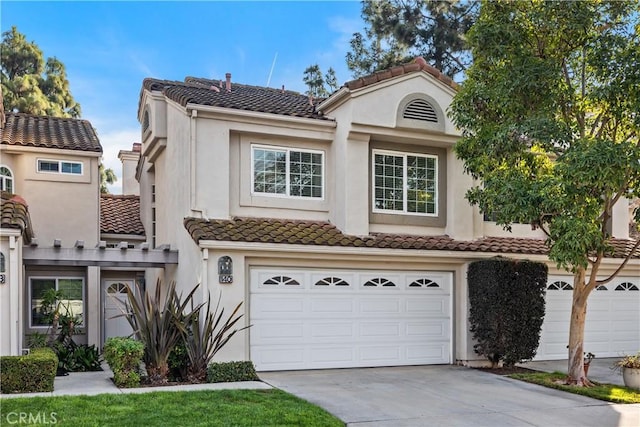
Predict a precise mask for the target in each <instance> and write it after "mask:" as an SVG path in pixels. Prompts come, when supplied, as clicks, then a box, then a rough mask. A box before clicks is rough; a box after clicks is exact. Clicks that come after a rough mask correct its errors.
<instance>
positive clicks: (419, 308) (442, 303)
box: [405, 295, 449, 317]
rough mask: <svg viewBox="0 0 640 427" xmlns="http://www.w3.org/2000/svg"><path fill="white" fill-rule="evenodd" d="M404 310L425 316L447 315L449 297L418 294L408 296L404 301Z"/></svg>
mask: <svg viewBox="0 0 640 427" xmlns="http://www.w3.org/2000/svg"><path fill="white" fill-rule="evenodd" d="M405 307H406V308H405V312H407V313H411V314H416V315H425V316H436V317H442V316H448V315H449V297H448V296H440V295H434V296H420V297H412V298H408V299H407V300H406V301H405Z"/></svg>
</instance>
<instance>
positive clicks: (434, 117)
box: [396, 93, 445, 132]
mask: <svg viewBox="0 0 640 427" xmlns="http://www.w3.org/2000/svg"><path fill="white" fill-rule="evenodd" d="M396 126H397V127H403V128H412V129H428V130H434V131H439V132H444V130H445V120H444V113H443V112H442V109H441V108H440V106H439V105H438V103H437V102H436V100H435V99H433V98H431V97H430V96H429V95H425V94H422V93H413V94H410V95H407V96H405V97H404V98H403V99H402V101H400V104H399V105H398V113H397V119H396Z"/></svg>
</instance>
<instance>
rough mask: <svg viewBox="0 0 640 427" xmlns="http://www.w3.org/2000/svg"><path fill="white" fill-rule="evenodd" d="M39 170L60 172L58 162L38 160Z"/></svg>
mask: <svg viewBox="0 0 640 427" xmlns="http://www.w3.org/2000/svg"><path fill="white" fill-rule="evenodd" d="M38 170H39V171H41V172H58V162H48V161H45V160H38Z"/></svg>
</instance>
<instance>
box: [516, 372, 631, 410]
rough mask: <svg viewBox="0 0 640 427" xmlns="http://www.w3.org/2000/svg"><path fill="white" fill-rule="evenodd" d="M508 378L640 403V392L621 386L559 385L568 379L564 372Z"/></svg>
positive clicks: (606, 398)
mask: <svg viewBox="0 0 640 427" xmlns="http://www.w3.org/2000/svg"><path fill="white" fill-rule="evenodd" d="M508 376H509V377H510V378H515V379H517V380H522V381H526V382H530V383H534V384H539V385H543V386H545V387H550V388H555V389H558V390H563V391H568V392H570V393H575V394H581V395H583V396H588V397H592V398H594V399H600V400H605V401H607V402H614V403H640V390H635V389H632V388H628V387H623V386H621V385H614V384H599V383H594V384H596V386H595V387H576V386H571V385H565V384H559V383H557V382H556V381H563V380H564V379H566V378H567V374H563V373H562V372H553V373H548V372H536V373H531V374H512V375H508Z"/></svg>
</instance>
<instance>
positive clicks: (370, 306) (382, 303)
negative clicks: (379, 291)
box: [358, 297, 400, 316]
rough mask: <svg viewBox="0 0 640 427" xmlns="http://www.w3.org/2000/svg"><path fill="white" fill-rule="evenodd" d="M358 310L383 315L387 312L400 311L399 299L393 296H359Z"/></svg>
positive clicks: (363, 312)
mask: <svg viewBox="0 0 640 427" xmlns="http://www.w3.org/2000/svg"><path fill="white" fill-rule="evenodd" d="M358 308H359V310H358V312H359V313H362V314H375V315H380V316H384V315H387V314H389V313H394V314H396V313H400V300H399V298H394V297H381V298H370V297H366V298H361V299H360V301H359V305H358Z"/></svg>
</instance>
